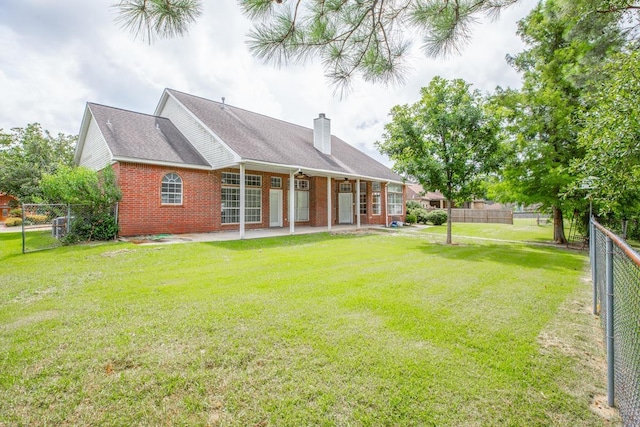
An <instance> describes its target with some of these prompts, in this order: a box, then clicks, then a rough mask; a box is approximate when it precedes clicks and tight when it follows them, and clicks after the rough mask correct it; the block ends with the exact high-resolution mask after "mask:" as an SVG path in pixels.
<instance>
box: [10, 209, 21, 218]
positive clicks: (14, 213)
mask: <svg viewBox="0 0 640 427" xmlns="http://www.w3.org/2000/svg"><path fill="white" fill-rule="evenodd" d="M9 217H10V218H22V209H11V210H10V211H9Z"/></svg>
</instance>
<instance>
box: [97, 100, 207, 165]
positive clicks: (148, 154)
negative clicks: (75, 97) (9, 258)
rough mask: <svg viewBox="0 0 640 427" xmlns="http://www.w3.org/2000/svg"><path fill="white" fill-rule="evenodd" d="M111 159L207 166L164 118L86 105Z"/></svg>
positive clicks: (202, 158)
mask: <svg viewBox="0 0 640 427" xmlns="http://www.w3.org/2000/svg"><path fill="white" fill-rule="evenodd" d="M87 108H88V109H89V111H90V112H91V114H92V115H93V117H94V119H95V122H96V124H97V125H98V128H99V129H100V133H101V134H102V136H103V137H104V140H105V141H106V143H107V145H108V147H109V151H110V152H111V154H112V156H113V160H130V161H134V160H142V161H146V162H159V163H172V164H186V165H192V166H202V167H209V164H208V163H207V161H206V160H205V159H204V157H202V155H200V153H199V152H198V151H197V150H196V149H195V148H194V147H193V146H192V145H191V143H189V141H188V140H187V139H186V138H185V137H184V136H183V135H182V133H180V131H179V130H178V129H177V128H176V127H175V125H174V124H173V123H172V122H171V121H170V120H169V119H167V118H164V117H158V116H152V115H148V114H142V113H136V112H133V111H128V110H123V109H120V108H113V107H107V106H104V105H100V104H94V103H87Z"/></svg>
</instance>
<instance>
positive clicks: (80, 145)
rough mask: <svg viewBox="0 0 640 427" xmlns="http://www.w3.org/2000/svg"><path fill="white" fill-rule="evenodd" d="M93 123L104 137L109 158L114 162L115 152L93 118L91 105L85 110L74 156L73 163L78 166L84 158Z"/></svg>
mask: <svg viewBox="0 0 640 427" xmlns="http://www.w3.org/2000/svg"><path fill="white" fill-rule="evenodd" d="M91 122H94V123H95V125H96V129H98V132H100V136H101V137H102V142H104V145H105V147H107V151H108V152H109V157H111V161H112V162H113V152H112V151H111V147H109V144H107V140H106V138H105V137H104V134H103V133H102V129H100V126H99V125H98V122H97V120H96V118H95V117H94V116H93V112H92V111H91V108H90V107H89V103H88V102H87V105H86V107H85V110H84V116H83V117H82V124H81V125H80V132H79V133H78V142H77V143H76V152H75V154H74V156H73V163H75V164H76V166H78V165H79V164H80V158H81V157H82V150H83V149H84V142H85V140H86V138H87V133H88V132H89V125H90V124H91Z"/></svg>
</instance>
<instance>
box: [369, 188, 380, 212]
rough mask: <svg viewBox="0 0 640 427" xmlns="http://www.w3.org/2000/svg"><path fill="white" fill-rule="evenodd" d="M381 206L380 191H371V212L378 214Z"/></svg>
mask: <svg viewBox="0 0 640 427" xmlns="http://www.w3.org/2000/svg"><path fill="white" fill-rule="evenodd" d="M381 207H382V203H381V196H380V192H379V191H375V192H373V193H371V212H372V213H373V214H374V215H380V214H381V213H382V212H381Z"/></svg>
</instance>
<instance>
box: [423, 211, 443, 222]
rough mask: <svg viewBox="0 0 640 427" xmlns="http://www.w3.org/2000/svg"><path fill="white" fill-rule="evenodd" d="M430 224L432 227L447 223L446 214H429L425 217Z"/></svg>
mask: <svg viewBox="0 0 640 427" xmlns="http://www.w3.org/2000/svg"><path fill="white" fill-rule="evenodd" d="M427 217H428V220H429V222H430V223H432V224H433V225H442V224H444V223H445V222H447V213H446V212H445V211H440V210H437V211H433V212H429V215H428V216H427Z"/></svg>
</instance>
